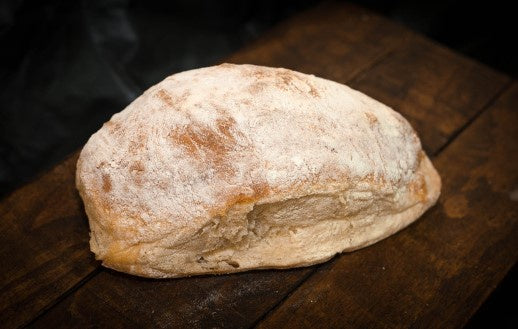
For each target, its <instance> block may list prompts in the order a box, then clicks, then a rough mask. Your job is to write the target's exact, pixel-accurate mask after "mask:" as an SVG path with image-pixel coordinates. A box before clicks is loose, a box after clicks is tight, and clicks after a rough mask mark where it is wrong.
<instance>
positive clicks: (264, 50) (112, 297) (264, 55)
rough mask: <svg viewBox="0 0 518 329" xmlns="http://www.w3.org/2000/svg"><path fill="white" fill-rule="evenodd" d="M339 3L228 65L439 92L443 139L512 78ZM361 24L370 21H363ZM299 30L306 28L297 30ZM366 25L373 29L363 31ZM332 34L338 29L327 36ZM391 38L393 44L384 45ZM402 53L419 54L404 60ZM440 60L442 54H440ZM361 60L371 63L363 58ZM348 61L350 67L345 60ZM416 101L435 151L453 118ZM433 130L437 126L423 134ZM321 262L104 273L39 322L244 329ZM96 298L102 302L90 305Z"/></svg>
mask: <svg viewBox="0 0 518 329" xmlns="http://www.w3.org/2000/svg"><path fill="white" fill-rule="evenodd" d="M334 6H335V7H329V5H326V6H324V7H321V8H319V9H317V11H310V12H309V13H307V14H305V15H303V16H300V17H298V18H296V19H294V20H292V21H290V22H289V23H287V24H283V25H281V26H280V27H279V30H278V31H277V32H275V33H271V34H270V35H269V36H268V37H267V39H263V40H262V41H260V42H258V43H257V44H255V45H253V46H251V47H249V48H247V49H245V50H244V51H243V52H240V53H237V54H236V55H234V56H232V57H231V61H233V62H248V63H256V64H263V65H270V66H287V67H290V68H292V69H296V70H299V71H302V72H307V73H313V74H317V75H320V76H323V77H326V78H330V79H333V80H337V81H339V82H347V81H348V79H351V78H354V77H356V79H355V80H354V84H355V85H357V87H358V88H360V89H361V88H362V87H364V88H365V89H369V92H370V93H371V94H373V96H375V97H376V96H377V95H378V96H383V95H385V101H387V103H389V105H394V106H397V105H398V104H399V105H400V104H403V103H402V102H400V101H399V98H398V95H403V96H404V95H407V94H412V93H413V92H414V91H415V90H417V92H418V93H421V94H427V95H429V96H428V97H430V98H432V99H435V98H440V99H441V102H442V103H444V104H446V105H445V108H448V109H452V111H459V112H460V113H462V114H461V116H459V117H458V119H457V120H456V121H455V122H454V123H453V124H451V125H450V127H449V129H447V130H444V133H443V134H444V136H452V135H453V134H454V133H455V132H456V131H458V130H459V129H461V128H462V127H463V126H464V125H465V124H466V123H467V122H468V121H469V120H470V119H471V118H472V117H473V116H474V115H475V114H476V113H478V112H479V111H481V110H482V109H483V108H484V106H485V105H486V104H487V103H488V102H489V101H490V100H491V98H492V97H494V96H495V94H496V93H497V91H498V90H500V89H501V88H502V87H503V86H504V84H505V83H506V81H507V78H506V77H504V76H502V75H500V74H498V73H496V72H494V71H492V70H489V69H487V68H485V67H482V66H477V65H476V64H475V63H473V62H471V61H469V60H466V59H465V58H463V57H460V56H458V55H456V54H454V53H452V52H451V51H448V50H445V49H443V48H438V47H437V46H436V45H435V44H433V43H431V42H429V41H426V40H425V39H422V38H421V37H419V36H416V35H415V34H413V33H409V32H405V31H404V30H402V29H401V28H400V27H398V26H396V25H394V24H392V23H390V22H387V21H386V20H384V19H382V18H379V17H377V16H375V15H372V14H368V13H367V12H363V13H364V14H363V15H365V17H364V18H363V19H358V17H361V15H360V16H359V15H357V13H358V10H360V9H358V8H354V7H350V6H345V7H342V6H341V5H334ZM322 8H323V9H322ZM351 8H352V9H351ZM351 12H353V13H355V15H353V16H354V17H352V18H350V17H349V16H348V15H349V14H350V13H351ZM334 15H336V17H335V16H334ZM351 22H352V23H351ZM361 22H366V23H364V24H363V25H362V23H361ZM337 24H342V25H337ZM292 25H293V26H292ZM297 26H298V27H300V29H298V28H295V27H297ZM373 26H374V27H376V28H373ZM364 29H367V30H368V31H370V32H369V33H365V31H364ZM330 31H335V32H333V33H332V34H331V33H330ZM336 31H341V32H336ZM391 31H392V32H391ZM338 33H342V34H341V35H338ZM393 33H395V34H396V35H397V37H394V35H393ZM350 34H351V35H350ZM357 35H360V36H361V37H357ZM401 36H402V37H403V38H400V37H401ZM384 38H388V39H387V40H390V42H388V43H385V42H383V41H382V40H384ZM307 40H318V41H317V42H318V46H315V47H313V46H310V45H308V41H307ZM380 40H381V41H380ZM398 40H399V41H398ZM412 40H416V42H417V44H416V47H415V48H414V47H412ZM326 42H330V43H332V44H334V45H337V46H335V47H340V49H339V50H334V51H333V50H332V47H331V48H326V47H323V45H324V44H325V43H326ZM371 43H372V44H371ZM391 44H392V48H389V49H387V47H390V45H391ZM283 45H286V46H285V47H284V46H283ZM403 45H404V46H403ZM375 47H379V48H378V50H377V53H378V55H376V54H375V52H374V51H373V49H375ZM360 50H361V51H360ZM367 50H369V51H370V52H371V53H369V52H368V51H367ZM364 51H366V52H367V55H365V54H364V53H363V52H364ZM303 52H306V53H305V55H304V56H299V54H301V53H303ZM387 56H388V57H387ZM405 58H415V59H416V60H408V61H405V60H402V59H405ZM422 58H425V59H426V60H422ZM442 58H445V59H446V60H441V59H442ZM362 59H363V60H365V63H363V62H361V60H362ZM351 62H352V63H354V64H349V63H351ZM314 63H317V64H314ZM423 63H424V64H423ZM394 65H397V66H398V67H399V70H401V71H402V72H415V73H414V74H412V75H409V74H399V73H398V67H396V68H391V66H394ZM358 67H361V68H362V69H363V70H366V72H371V71H372V72H373V74H372V75H370V74H367V73H365V74H362V73H361V70H358ZM475 68H478V71H477V70H475ZM472 71H473V72H472ZM431 72H440V73H441V74H443V73H444V72H446V73H448V74H445V76H444V77H443V76H442V75H441V74H438V75H436V76H432V77H431V76H430V74H431ZM450 72H455V74H450ZM463 72H464V73H463ZM383 74H387V76H386V77H384V78H385V79H389V80H390V81H392V83H396V84H397V86H398V89H397V90H396V92H397V93H396V96H394V97H392V98H391V97H389V96H390V92H389V88H387V87H386V85H384V84H383V81H381V80H380V75H383ZM467 79H471V80H473V81H467ZM377 84H380V87H379V88H376V85H377ZM484 85H485V86H487V88H486V89H483V88H481V87H480V86H484ZM459 90H462V92H463V93H465V94H469V93H472V96H473V97H463V98H462V99H461V100H458V97H457V93H458V92H459ZM413 105H414V106H410V107H404V108H403V111H402V112H403V114H404V115H405V116H409V117H410V118H411V121H412V123H413V124H414V125H416V126H418V127H419V128H418V131H419V133H420V134H421V135H423V136H428V137H427V138H423V142H424V145H425V147H426V148H427V149H428V150H429V151H431V152H435V151H437V150H439V149H440V147H442V146H443V145H445V143H446V142H447V139H443V140H441V141H439V142H436V141H435V139H434V138H435V136H437V134H438V133H437V132H436V131H437V129H438V128H437V127H439V126H440V125H441V124H442V122H443V121H444V120H448V119H449V117H448V115H449V113H448V112H444V111H437V112H434V111H435V108H436V107H435V106H430V105H429V104H428V103H426V104H424V103H423V102H415V104H413ZM432 105H433V104H432ZM426 111H429V112H430V113H429V114H428V115H426V116H423V115H420V113H421V112H426ZM427 130H432V131H434V132H432V133H427V132H426V131H427ZM326 266H327V265H326ZM316 268H317V267H311V268H304V269H293V270H290V271H259V272H249V273H243V274H237V275H229V276H220V277H209V276H208V277H201V278H187V279H179V280H166V281H154V280H144V279H139V278H134V277H129V276H125V275H123V274H120V273H116V272H112V271H102V272H101V273H100V274H99V275H97V276H96V277H95V278H93V279H92V280H90V281H89V282H87V283H86V284H85V285H84V286H83V287H81V289H79V290H78V291H76V292H75V293H73V294H71V295H69V296H68V297H67V298H65V299H64V300H63V301H62V302H61V303H59V304H58V305H57V306H56V307H55V308H53V309H52V310H50V311H49V312H48V313H46V314H45V315H44V316H43V317H41V318H40V319H38V321H37V322H35V324H34V325H36V326H59V324H63V326H65V327H66V326H71V325H77V324H84V325H102V326H111V325H116V324H118V323H119V321H126V322H127V321H129V322H130V323H131V324H132V325H133V326H145V325H147V326H153V327H192V328H204V327H212V326H216V327H222V326H224V327H247V326H250V325H253V324H254V323H255V322H256V321H257V320H258V319H260V318H261V316H262V315H263V314H264V313H265V312H266V311H267V310H269V309H270V308H272V307H273V306H275V305H276V304H278V303H279V302H280V301H282V299H283V298H284V297H285V296H286V295H287V294H288V293H289V292H290V291H292V290H293V289H295V288H296V287H297V286H298V285H299V284H301V283H302V282H303V281H304V280H305V278H306V277H307V276H308V275H309V274H311V273H312V272H313V271H314V270H315V269H316ZM95 300H97V303H92V301H95ZM99 305H102V307H103V308H105V309H110V310H113V312H111V316H103V315H102V314H104V313H101V316H98V315H97V314H98V308H99V307H100V306H99Z"/></svg>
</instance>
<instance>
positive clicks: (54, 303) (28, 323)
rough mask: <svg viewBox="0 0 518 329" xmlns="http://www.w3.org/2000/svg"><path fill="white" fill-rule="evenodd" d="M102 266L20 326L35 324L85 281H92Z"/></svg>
mask: <svg viewBox="0 0 518 329" xmlns="http://www.w3.org/2000/svg"><path fill="white" fill-rule="evenodd" d="M101 270H102V269H101V266H100V265H99V266H98V267H96V268H95V269H94V270H93V271H92V272H90V273H88V274H87V275H86V276H85V277H84V278H83V279H81V280H80V281H79V282H77V283H76V284H75V285H73V286H72V288H70V289H68V290H67V291H65V292H64V293H62V294H61V295H59V297H58V298H56V299H55V300H54V301H52V302H51V303H49V304H48V305H46V306H45V307H43V308H42V309H41V310H40V311H39V312H38V313H36V315H35V316H34V318H33V319H31V320H29V321H28V322H27V323H25V324H22V325H21V326H20V328H27V327H29V326H30V325H31V324H33V323H34V322H36V321H37V320H38V319H39V318H41V317H42V316H43V315H44V314H45V313H47V312H48V311H49V310H50V309H51V308H53V307H54V306H56V305H57V304H59V303H60V302H61V301H62V300H63V299H65V298H67V297H68V296H69V295H70V294H72V293H74V292H75V291H76V290H78V289H79V288H81V287H82V286H83V285H84V284H85V283H87V282H88V281H90V279H92V278H93V277H94V276H96V275H97V274H99V272H101Z"/></svg>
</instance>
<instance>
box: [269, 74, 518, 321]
mask: <svg viewBox="0 0 518 329" xmlns="http://www.w3.org/2000/svg"><path fill="white" fill-rule="evenodd" d="M517 105H518V84H516V83H515V84H514V85H513V87H512V88H511V89H510V90H508V91H507V92H506V93H505V94H504V95H503V96H502V97H501V98H499V99H498V101H497V103H496V104H495V105H494V106H492V107H491V109H490V110H488V111H486V112H484V113H483V114H482V115H481V116H480V117H479V118H478V119H477V120H476V121H475V122H474V124H473V125H471V126H470V127H469V128H468V129H466V130H465V131H464V132H463V133H462V134H461V135H460V136H459V138H458V139H456V140H455V141H454V142H453V143H452V144H450V145H449V146H448V147H447V149H446V150H445V152H443V153H441V155H440V156H439V157H438V158H437V159H436V161H435V163H436V166H437V169H438V171H439V172H440V173H441V175H442V178H443V184H444V186H443V191H442V196H441V198H440V202H439V205H438V206H436V207H434V208H433V209H432V210H431V211H430V212H428V213H427V214H425V216H424V217H423V218H421V219H420V220H419V221H418V222H417V223H415V224H413V225H412V226H411V227H410V228H408V229H406V230H404V231H403V232H400V233H399V234H397V235H395V236H393V237H392V238H390V239H386V240H384V241H382V242H380V243H378V244H375V245H373V246H371V247H369V248H366V249H362V250H360V251H357V252H354V253H350V254H345V255H341V256H340V257H338V258H337V259H335V261H333V262H331V263H328V264H326V265H325V266H322V267H320V268H319V269H318V270H317V271H316V273H315V274H314V275H313V276H312V277H311V278H309V279H308V280H307V281H306V282H305V283H304V284H302V285H301V287H300V288H299V289H298V290H297V291H296V292H295V293H294V294H292V295H291V296H290V297H289V298H287V299H286V301H285V302H284V303H283V304H282V305H281V306H280V307H279V308H278V309H276V310H275V311H274V312H272V314H271V315H270V316H269V317H267V318H266V319H265V321H263V322H262V323H261V324H260V325H259V327H260V328H272V327H278V326H280V325H282V326H283V327H290V328H301V327H309V326H311V327H321V328H329V327H331V328H332V327H359V328H367V327H368V328H386V327H401V328H408V327H426V328H445V327H451V328H460V327H462V326H463V325H464V324H465V323H466V322H467V320H468V319H469V318H470V317H471V315H472V314H473V313H474V312H475V311H476V310H477V309H478V307H479V306H480V305H481V303H482V302H483V301H484V300H485V299H486V298H487V296H488V295H489V294H490V293H491V291H492V290H493V289H494V288H495V287H496V286H497V285H498V283H499V282H500V281H501V280H502V279H503V277H504V276H505V274H506V273H507V271H508V270H509V269H510V268H511V267H512V266H513V265H514V264H515V263H516V261H517V260H518V240H517V239H516V237H517V236H518V221H517V218H518V203H517V202H518V166H517V165H516V163H518V143H516V141H517V140H518V129H516V127H518V112H517V111H516V106H517Z"/></svg>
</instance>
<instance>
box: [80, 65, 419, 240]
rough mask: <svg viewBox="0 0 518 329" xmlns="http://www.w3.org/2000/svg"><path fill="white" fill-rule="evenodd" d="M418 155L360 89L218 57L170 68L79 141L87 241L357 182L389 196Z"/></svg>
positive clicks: (184, 225)
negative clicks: (92, 217) (208, 63)
mask: <svg viewBox="0 0 518 329" xmlns="http://www.w3.org/2000/svg"><path fill="white" fill-rule="evenodd" d="M421 158H422V155H421V145H420V142H419V139H418V137H417V136H416V134H415V132H414V131H413V129H412V127H411V126H410V125H409V124H408V122H407V121H406V120H404V119H403V118H402V117H401V115H399V114H398V113H396V112H395V111H393V110H392V109H390V108H389V107H387V106H385V105H383V104H381V103H379V102H377V101H375V100H373V99H372V98H370V97H368V96H366V95H364V94H362V93H360V92H357V91H355V90H353V89H351V88H349V87H347V86H345V85H342V84H338V83H335V82H332V81H328V80H324V79H321V78H317V77H314V76H312V75H306V74H302V73H298V72H294V71H290V70H287V69H282V68H268V67H261V66H254V65H232V64H223V65H219V66H215V67H208V68H202V69H197V70H192V71H187V72H182V73H179V74H175V75H172V76H170V77H168V78H167V79H165V80H164V81H162V82H160V83H158V84H157V85H155V86H153V87H152V88H150V89H149V90H147V91H146V92H145V93H144V94H143V95H142V96H140V97H139V98H138V99H136V100H135V101H134V102H133V103H131V104H130V105H129V106H128V107H127V108H126V109H125V110H124V111H122V112H120V113H117V114H115V115H114V116H113V117H112V118H111V120H110V121H108V122H107V123H105V124H104V126H103V127H102V129H100V130H99V131H98V132H97V133H95V134H94V135H93V136H92V137H91V138H90V140H89V141H88V143H87V144H86V146H85V147H84V149H83V151H82V153H81V158H80V160H79V163H78V185H79V186H80V190H82V196H83V198H86V199H88V200H89V201H88V202H89V203H91V204H92V206H91V207H89V209H91V210H90V212H92V213H93V212H95V213H96V214H98V215H99V216H103V217H107V218H108V217H109V218H110V220H105V221H104V222H102V221H99V223H95V225H96V227H99V230H102V231H103V232H105V233H103V234H99V236H96V237H95V238H96V239H101V240H102V239H103V238H106V239H107V234H110V235H111V236H110V239H116V240H120V241H124V244H125V246H130V245H132V244H136V243H153V242H155V241H157V240H159V239H161V238H163V237H164V236H168V235H175V236H177V237H178V241H176V242H174V243H181V242H182V241H180V240H182V239H187V238H186V237H188V236H189V234H193V232H195V231H196V230H197V229H199V228H200V227H203V226H204V225H206V224H207V222H209V221H210V220H211V219H212V218H213V217H214V216H225V215H226V213H227V212H228V211H229V209H232V207H234V206H235V205H238V204H246V203H250V204H256V203H258V204H261V203H273V202H280V201H283V200H286V199H288V198H289V199H293V198H297V197H299V196H300V197H302V196H304V195H308V194H315V193H316V194H318V193H321V194H322V193H333V192H336V191H341V190H344V188H347V187H348V186H349V187H351V188H355V189H357V190H358V191H359V193H361V190H362V184H363V185H365V190H369V188H372V186H373V185H375V186H378V188H379V189H380V190H381V191H385V192H386V193H395V192H397V191H398V189H400V188H407V187H408V186H409V184H411V183H412V182H414V181H415V180H416V178H415V173H416V170H417V168H418V166H419V165H420V163H421ZM87 210H88V209H87ZM101 213H102V214H101ZM106 232H108V233H106ZM189 232H190V233H189ZM173 240H174V239H173ZM171 241H172V240H171ZM171 241H170V242H169V243H173V242H171ZM97 243H98V244H102V241H97ZM125 248H126V247H125Z"/></svg>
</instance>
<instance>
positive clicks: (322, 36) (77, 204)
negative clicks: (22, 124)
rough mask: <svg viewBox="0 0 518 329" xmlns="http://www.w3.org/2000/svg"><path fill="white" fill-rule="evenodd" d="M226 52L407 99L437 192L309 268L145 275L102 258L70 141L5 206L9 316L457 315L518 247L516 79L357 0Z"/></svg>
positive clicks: (93, 320) (32, 320) (61, 319)
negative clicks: (408, 221)
mask: <svg viewBox="0 0 518 329" xmlns="http://www.w3.org/2000/svg"><path fill="white" fill-rule="evenodd" d="M227 61H230V62H236V63H255V64H263V65H269V66H282V67H287V68H290V69H294V70H298V71H302V72H305V73H312V74H315V75H318V76H321V77H324V78H328V79H332V80H335V81H339V82H342V83H346V84H348V85H350V86H352V87H353V88H356V89H359V90H361V91H362V92H364V93H366V94H368V95H370V96H372V97H374V98H376V99H378V100H380V101H382V102H384V103H386V104H388V105H389V106H391V107H393V108H395V109H396V110H398V111H400V112H401V113H402V114H403V115H404V116H405V117H406V118H407V119H408V120H409V121H410V122H411V123H412V125H413V126H414V127H415V128H416V130H417V131H418V133H419V135H420V136H421V139H422V142H423V145H424V148H425V149H426V151H427V152H428V153H429V154H430V156H431V158H432V159H433V162H434V163H435V165H436V167H437V169H438V170H439V172H440V174H441V176H442V179H443V184H444V186H443V191H442V196H441V198H440V201H439V203H438V205H437V206H435V207H434V208H432V209H431V210H430V211H428V212H427V213H426V214H425V215H424V216H423V217H422V218H421V219H420V220H418V221H417V222H416V223H414V224H413V225H411V226H410V227H408V228H407V229H405V230H403V231H402V232H399V233H398V234H396V235H394V236H391V237H389V238H387V239H385V240H383V241H381V242H379V243H377V244H375V245H373V246H371V247H368V248H365V249H362V250H359V251H356V252H353V253H347V254H343V255H340V256H338V257H335V258H334V259H332V260H331V261H329V262H327V263H325V264H321V265H316V266H312V267H307V268H298V269H292V270H277V271H273V270H271V271H252V272H247V273H241V274H235V275H222V276H204V277H193V278H183V279H176V280H146V279H142V278H138V277H133V276H128V275H124V274H121V273H117V272H114V271H110V270H107V269H104V268H102V267H100V265H99V263H98V262H96V261H95V260H94V258H93V255H92V253H91V252H90V251H89V247H88V239H89V236H88V223H87V219H86V216H85V213H84V210H83V208H82V203H81V200H80V199H79V197H78V194H77V192H76V190H75V188H74V171H75V162H76V159H77V153H75V154H73V155H72V156H70V157H69V158H68V159H66V160H65V161H64V162H63V163H61V164H59V165H58V166H56V167H55V168H54V169H52V170H51V171H50V172H48V173H46V174H44V175H42V176H41V177H39V178H38V179H37V180H35V181H34V182H32V183H30V184H28V185H26V186H24V187H22V188H20V189H19V190H17V191H15V192H14V193H12V194H11V195H10V196H8V197H7V198H5V199H4V200H2V201H1V204H0V218H1V221H0V234H1V237H2V238H1V240H0V261H1V264H0V265H1V268H2V270H1V272H0V283H1V285H0V296H1V297H0V327H7V328H9V327H17V326H24V325H29V326H31V327H52V328H54V327H72V326H73V327H90V326H96V327H107V328H141V327H172V328H184V327H187V328H212V327H239V328H242V327H253V326H258V327H260V328H270V327H290V328H301V327H311V328H314V327H317V328H318V327H321V328H329V327H360V328H366V327H376V328H377V327H380V328H381V327H383V328H385V327H409V326H413V327H438V328H444V327H461V326H462V325H463V324H465V323H466V321H467V320H468V319H469V318H470V317H471V316H472V315H473V313H474V312H475V311H476V310H477V309H478V307H479V306H480V305H481V303H482V302H483V301H484V300H485V299H486V298H487V297H488V295H489V294H490V293H491V292H492V291H493V290H494V289H495V287H496V286H497V285H498V284H499V282H500V281H501V280H502V278H503V277H504V276H505V274H506V273H507V272H508V271H509V269H510V268H511V267H512V266H513V265H514V264H515V263H516V260H517V257H518V242H517V241H518V240H517V238H518V234H517V233H518V225H517V215H518V111H517V109H516V107H517V106H518V85H517V84H516V83H515V82H514V81H512V80H511V79H510V78H509V77H507V76H505V75H503V74H501V73H498V72H495V71H494V70H492V69H490V68H488V67H485V66H483V65H481V64H480V63H477V62H474V61H472V60H470V59H468V58H465V57H463V56H461V55H459V54H456V53H454V52H452V51H450V50H448V49H446V48H444V47H442V46H440V45H438V44H435V43H434V42H432V41H430V40H428V39H426V38H424V37H422V36H420V35H417V34H415V33H413V32H411V31H409V30H407V29H405V28H404V27H402V26H400V25H397V24H395V23H393V22H391V21H388V20H387V19H385V18H382V17H379V16H377V15H374V14H372V13H370V12H368V11H365V10H364V9H361V8H358V7H355V6H352V5H347V4H335V3H328V4H323V5H320V6H318V7H316V8H313V9H311V10H309V11H307V12H304V13H302V14H300V15H298V16H296V17H294V18H292V19H290V20H288V21H286V22H284V23H282V24H280V25H279V26H277V27H276V28H275V29H274V30H272V31H271V32H269V33H268V34H267V35H265V36H264V37H262V38H261V39H260V40H258V41H257V42H255V43H254V44H252V45H250V46H249V47H247V48H245V49H243V50H242V51H239V52H238V53H236V54H234V55H233V56H231V57H230V58H229V59H227Z"/></svg>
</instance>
